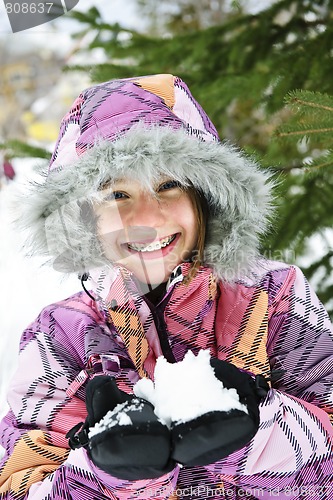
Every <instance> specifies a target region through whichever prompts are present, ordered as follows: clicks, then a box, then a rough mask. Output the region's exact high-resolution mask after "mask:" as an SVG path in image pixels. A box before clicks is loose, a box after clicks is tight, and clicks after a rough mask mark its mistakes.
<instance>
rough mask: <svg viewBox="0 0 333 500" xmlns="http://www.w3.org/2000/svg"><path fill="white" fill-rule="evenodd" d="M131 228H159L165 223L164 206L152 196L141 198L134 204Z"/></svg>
mask: <svg viewBox="0 0 333 500" xmlns="http://www.w3.org/2000/svg"><path fill="white" fill-rule="evenodd" d="M128 222H129V223H130V225H131V226H151V227H158V226H160V225H162V224H163V223H164V222H165V216H164V214H163V210H162V206H161V204H160V203H159V201H158V200H157V199H156V198H155V197H154V196H152V195H145V196H140V198H138V199H137V200H136V202H135V203H134V204H133V207H132V211H131V217H130V221H128Z"/></svg>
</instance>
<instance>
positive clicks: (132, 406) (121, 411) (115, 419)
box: [88, 399, 143, 439]
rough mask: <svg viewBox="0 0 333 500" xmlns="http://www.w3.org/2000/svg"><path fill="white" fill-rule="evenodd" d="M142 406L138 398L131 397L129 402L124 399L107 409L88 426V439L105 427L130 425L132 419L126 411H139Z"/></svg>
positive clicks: (104, 429) (105, 428)
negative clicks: (101, 416) (97, 419)
mask: <svg viewBox="0 0 333 500" xmlns="http://www.w3.org/2000/svg"><path fill="white" fill-rule="evenodd" d="M142 408H143V403H142V402H141V401H139V400H138V399H133V400H132V401H131V402H130V403H129V402H128V401H125V403H121V404H118V405H117V406H116V407H115V408H114V409H113V410H110V411H108V412H107V414H106V415H105V416H104V417H103V418H102V420H100V421H99V422H97V423H96V424H95V425H94V427H90V429H89V432H88V437H89V439H91V438H92V437H93V436H96V435H97V434H100V433H101V432H103V431H106V430H107V429H111V427H114V426H115V425H132V420H131V418H130V416H129V415H128V412H130V411H141V410H142Z"/></svg>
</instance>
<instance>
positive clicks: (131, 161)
mask: <svg viewBox="0 0 333 500" xmlns="http://www.w3.org/2000/svg"><path fill="white" fill-rule="evenodd" d="M161 175H163V176H167V177H169V178H172V179H175V180H177V181H179V182H180V183H182V184H185V185H186V183H188V182H189V181H190V182H191V183H192V184H193V185H194V187H195V188H197V189H200V190H201V191H202V192H203V193H204V195H205V197H206V199H207V201H208V204H209V206H210V210H211V214H210V217H209V222H208V228H207V241H206V247H205V264H207V265H209V266H211V267H212V268H213V270H214V272H215V274H216V275H217V277H218V278H221V279H223V280H226V281H229V282H233V281H235V280H237V279H238V278H240V277H242V276H245V275H247V274H248V273H249V272H250V271H251V268H252V267H253V266H255V265H256V262H257V259H258V256H259V239H260V236H261V235H262V234H263V233H264V232H265V231H266V229H267V224H268V220H269V217H270V214H271V194H270V193H271V187H272V182H271V181H270V179H269V176H268V174H267V173H264V172H263V171H261V170H260V169H259V168H258V166H257V165H256V163H255V162H253V161H252V160H251V159H249V158H247V157H246V156H244V155H243V154H242V153H240V152H239V151H238V150H237V149H236V148H234V147H232V146H230V145H228V144H224V143H214V142H203V141H198V140H197V139H194V138H191V137H189V136H188V135H187V134H186V133H185V132H184V131H183V130H173V129H169V128H168V127H156V126H155V127H151V128H149V129H147V128H145V127H143V126H136V127H135V128H132V129H131V130H130V131H129V132H128V133H127V134H126V135H125V136H122V137H120V138H119V139H118V140H117V141H115V142H110V141H108V142H103V141H101V142H100V143H98V144H96V145H95V146H94V147H93V148H92V149H91V150H90V151H88V152H87V153H86V154H85V155H83V156H82V158H81V159H80V160H79V162H78V163H77V164H75V165H72V166H71V167H65V168H63V169H62V170H58V171H54V172H51V173H50V174H49V175H48V176H47V178H46V179H45V182H42V183H41V184H39V185H34V186H32V189H31V193H30V195H29V196H28V197H26V202H25V203H24V206H23V209H22V212H21V214H20V216H19V219H20V223H21V225H23V226H24V227H28V228H30V229H31V231H32V235H31V238H30V241H29V246H30V249H31V253H33V254H38V255H48V256H49V257H51V259H52V264H53V266H54V267H55V268H56V269H57V270H59V271H63V272H74V271H75V272H83V271H85V270H88V269H91V268H93V267H99V266H102V265H105V264H109V263H108V262H107V260H106V258H105V257H104V255H103V252H102V249H101V247H100V245H99V242H98V239H97V237H96V229H95V228H96V221H94V220H93V218H92V217H90V216H89V214H90V215H91V213H92V211H91V210H89V206H91V203H92V201H93V200H94V199H96V197H98V188H99V186H101V185H103V184H104V183H105V182H107V181H111V182H112V180H116V179H117V178H118V179H119V178H121V177H126V176H129V177H131V178H134V179H136V180H139V181H140V182H142V183H143V184H145V185H146V186H147V187H148V188H150V189H151V186H152V185H153V184H156V182H158V180H159V177H160V176H161ZM20 203H21V206H22V205H23V203H22V200H21V201H20ZM84 213H86V216H85V215H84ZM87 214H88V216H87Z"/></svg>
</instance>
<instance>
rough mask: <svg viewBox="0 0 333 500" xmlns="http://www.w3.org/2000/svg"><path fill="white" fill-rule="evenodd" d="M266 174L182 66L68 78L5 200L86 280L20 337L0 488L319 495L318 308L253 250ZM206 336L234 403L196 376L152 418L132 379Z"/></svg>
mask: <svg viewBox="0 0 333 500" xmlns="http://www.w3.org/2000/svg"><path fill="white" fill-rule="evenodd" d="M271 187H272V186H271V182H270V179H269V176H268V175H267V174H266V173H265V172H264V171H263V170H262V169H260V168H259V167H258V166H257V165H256V163H255V162H253V161H252V160H251V159H250V158H247V157H246V156H245V155H244V154H242V153H241V152H240V151H238V150H237V149H236V148H234V147H232V146H230V145H228V144H224V143H223V142H221V141H220V140H219V137H218V134H217V132H216V129H215V127H214V125H213V124H212V123H211V121H210V120H209V118H208V116H207V115H206V114H205V112H204V111H203V109H202V108H201V107H200V105H199V104H198V103H197V102H196V101H195V99H194V98H193V96H192V95H191V93H190V91H189V89H188V87H187V86H186V85H185V83H184V82H183V81H182V80H181V79H180V78H178V77H175V76H172V75H153V76H147V77H138V78H129V79H122V80H112V81H109V82H105V83H102V84H99V85H96V86H92V87H91V88H89V89H86V90H85V91H83V92H82V93H81V94H80V96H79V97H78V98H77V99H76V101H75V102H74V104H73V106H72V108H71V109H70V111H69V112H68V114H67V115H66V116H65V117H64V119H63V121H62V123H61V128H60V134H59V138H58V141H57V144H56V146H55V150H54V153H53V155H52V158H51V161H50V166H49V169H48V173H47V176H46V178H45V179H44V180H43V182H41V183H40V184H39V185H37V186H36V185H34V186H32V188H31V192H30V194H29V196H27V197H26V198H25V199H24V200H21V201H20V207H22V213H21V214H20V217H19V218H20V221H21V223H22V224H23V225H24V227H29V228H30V230H31V234H32V236H31V239H30V247H31V250H32V251H33V252H34V253H36V254H43V255H48V257H49V259H50V262H51V264H52V265H53V267H54V268H55V269H56V270H59V271H61V272H65V273H70V272H74V273H78V274H79V277H80V279H81V282H82V285H83V288H84V289H83V291H82V292H80V293H78V294H76V295H74V296H72V297H69V298H66V299H64V300H63V301H61V302H58V303H55V304H51V305H49V306H47V307H46V308H45V309H44V310H43V311H42V312H41V313H40V315H39V316H38V318H37V319H36V320H35V321H34V322H33V323H32V324H31V325H29V326H28V328H27V330H26V331H25V332H24V334H23V336H22V339H21V344H20V356H19V359H20V363H19V367H18V370H17V373H16V374H15V376H14V379H13V381H12V384H11V386H10V389H9V392H8V401H9V404H10V411H9V412H8V414H7V416H6V417H5V418H4V419H3V421H2V422H1V426H0V429H1V433H0V436H1V443H2V445H3V447H4V448H5V450H6V454H5V456H4V458H3V460H2V463H1V468H0V493H1V498H2V499H4V500H14V499H15V500H20V499H22V500H23V499H25V500H27V499H35V500H42V499H43V500H60V499H64V500H65V499H66V500H69V499H72V500H82V499H95V500H105V499H123V500H130V499H133V498H137V499H154V500H155V499H173V500H175V499H179V500H185V499H187V500H191V499H197V498H200V499H201V500H205V499H206V498H209V499H218V498H221V496H223V497H227V498H229V499H233V500H239V499H241V498H244V497H246V498H248V499H249V500H253V499H257V498H260V499H263V500H268V499H271V497H272V496H274V497H278V498H279V499H283V500H286V499H290V498H293V499H300V498H311V499H314V500H323V499H324V498H325V499H326V500H329V499H333V489H332V486H331V485H332V480H333V451H332V441H333V430H332V423H331V420H332V418H333V400H332V386H333V333H332V326H331V323H330V321H329V318H328V315H327V313H326V311H325V310H324V308H323V306H322V304H321V303H320V302H319V300H318V298H317V297H316V295H315V294H314V292H313V291H312V289H311V287H310V286H309V284H308V282H307V280H306V279H305V277H304V276H303V274H302V272H301V271H300V269H298V268H297V267H295V266H290V265H288V264H284V263H281V262H273V261H268V260H265V259H264V258H263V257H262V256H260V253H259V247H260V238H261V237H262V235H263V234H264V233H265V231H266V229H267V227H268V225H269V218H270V214H271V194H270V192H271ZM203 351H205V352H203ZM207 353H208V355H209V366H208V372H207V370H206V368H207V366H206V367H205V370H206V372H207V373H208V379H209V380H212V378H211V377H213V380H214V384H215V385H216V384H217V390H218V391H219V390H220V388H221V389H222V388H223V390H227V391H231V393H232V394H233V398H234V400H235V401H236V400H237V401H236V403H235V406H232V405H231V406H230V407H229V408H228V409H224V406H223V404H222V406H219V407H217V406H216V405H215V401H212V400H211V399H212V398H210V397H209V395H210V394H211V393H210V389H211V388H210V387H208V385H207V394H205V395H206V396H207V397H206V399H207V400H209V401H208V408H209V410H207V411H202V412H201V413H200V414H191V415H190V417H189V419H187V420H182V419H178V420H177V419H176V420H175V421H173V420H172V418H170V421H171V423H170V422H169V423H168V425H167V424H166V423H165V422H163V421H161V419H159V418H158V417H157V414H158V412H157V408H156V406H154V402H152V401H147V400H146V399H145V398H144V397H142V394H141V396H140V397H139V396H138V397H135V396H134V395H133V390H135V387H137V385H136V384H139V383H140V384H142V382H144V383H145V379H147V380H146V382H148V383H149V384H151V383H152V382H149V380H150V381H153V380H154V377H155V374H156V372H155V366H156V364H158V363H157V360H158V359H162V362H164V361H165V360H166V361H167V362H169V363H171V364H172V365H173V366H174V367H180V366H183V365H182V363H184V361H185V360H188V359H190V358H189V356H192V357H193V356H194V358H195V357H196V359H199V358H200V360H203V361H204V360H205V359H206V358H205V356H207ZM163 357H164V358H165V360H163ZM185 358H186V359H185ZM191 359H192V358H191ZM197 366H199V365H197ZM178 373H180V374H181V371H179V372H178ZM207 373H206V375H207ZM195 375H196V380H197V382H194V381H193V383H192V379H191V377H188V376H187V377H184V378H186V384H187V385H186V384H185V386H186V387H185V391H187V390H188V392H189V393H191V394H193V397H192V399H194V400H195V398H196V397H199V396H197V390H196V389H197V385H196V384H198V377H199V380H200V375H201V371H200V369H199V371H198V373H196V374H195ZM180 376H181V375H180ZM209 377H210V378H209ZM208 379H207V380H208ZM179 382H183V380H180V381H179ZM180 385H181V384H180ZM201 389H202V388H201ZM203 390H204V391H205V387H204V388H203ZM167 392H168V398H170V391H169V390H168V391H167ZM177 394H179V391H177ZM186 394H187V392H186ZM201 394H203V393H202V392H201ZM147 397H148V396H147ZM160 397H161V395H160ZM171 399H172V396H171ZM213 399H214V397H213ZM186 400H187V401H188V398H186ZM194 402H195V401H194ZM171 403H172V401H171ZM171 403H170V404H171ZM222 403H223V401H222ZM180 413H182V412H180ZM91 429H94V431H93V432H92V430H91ZM96 429H97V430H96Z"/></svg>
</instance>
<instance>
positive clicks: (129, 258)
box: [95, 179, 198, 285]
mask: <svg viewBox="0 0 333 500" xmlns="http://www.w3.org/2000/svg"><path fill="white" fill-rule="evenodd" d="M102 193H103V195H104V196H103V201H102V202H101V203H98V204H97V205H96V206H95V213H96V215H97V217H98V222H97V225H98V235H99V238H100V241H101V244H102V246H103V250H104V253H105V255H106V257H107V258H108V259H109V260H111V261H112V262H114V263H116V264H120V265H122V266H124V267H126V268H127V269H128V270H129V271H132V272H133V273H134V274H135V276H136V277H137V278H138V279H139V280H140V281H141V282H143V283H149V284H155V285H158V284H160V283H163V282H165V281H167V280H168V278H169V276H170V274H171V272H172V271H173V269H174V268H175V267H176V266H177V265H178V264H180V263H181V262H183V261H184V260H186V259H188V258H189V257H190V256H191V252H192V251H193V250H194V248H195V246H196V243H197V229H198V228H197V226H198V224H197V219H196V216H195V211H194V208H193V204H192V201H191V200H190V198H189V196H188V194H187V193H186V192H185V191H184V190H183V189H181V188H180V187H179V184H178V183H177V182H176V181H173V180H169V179H163V180H162V181H161V182H160V183H159V184H158V185H156V186H155V187H154V193H152V192H148V191H147V190H145V189H144V188H143V186H142V185H141V184H140V183H139V182H138V181H136V180H133V179H123V180H119V181H117V182H116V183H115V184H113V185H112V188H111V187H109V188H106V189H104V190H103V192H102Z"/></svg>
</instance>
